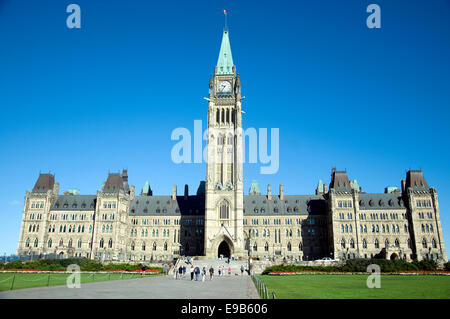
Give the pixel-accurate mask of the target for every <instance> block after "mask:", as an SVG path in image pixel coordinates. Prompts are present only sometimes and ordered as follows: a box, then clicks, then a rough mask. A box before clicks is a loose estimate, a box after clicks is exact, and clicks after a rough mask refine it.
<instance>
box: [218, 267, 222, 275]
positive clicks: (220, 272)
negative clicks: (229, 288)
mask: <svg viewBox="0 0 450 319" xmlns="http://www.w3.org/2000/svg"><path fill="white" fill-rule="evenodd" d="M221 270H222V267H219V277H220V276H222V271H221Z"/></svg>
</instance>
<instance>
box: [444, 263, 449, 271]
mask: <svg viewBox="0 0 450 319" xmlns="http://www.w3.org/2000/svg"><path fill="white" fill-rule="evenodd" d="M444 270H445V271H450V261H447V262H446V263H445V264H444Z"/></svg>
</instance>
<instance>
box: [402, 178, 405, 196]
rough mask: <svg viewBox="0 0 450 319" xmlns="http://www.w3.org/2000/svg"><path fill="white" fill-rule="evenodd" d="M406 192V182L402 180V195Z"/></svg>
mask: <svg viewBox="0 0 450 319" xmlns="http://www.w3.org/2000/svg"><path fill="white" fill-rule="evenodd" d="M405 191H406V181H405V180H404V179H402V193H404V192H405Z"/></svg>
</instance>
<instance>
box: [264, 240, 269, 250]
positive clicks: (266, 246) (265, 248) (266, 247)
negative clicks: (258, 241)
mask: <svg viewBox="0 0 450 319" xmlns="http://www.w3.org/2000/svg"><path fill="white" fill-rule="evenodd" d="M264 251H269V244H268V243H267V242H266V243H265V244H264Z"/></svg>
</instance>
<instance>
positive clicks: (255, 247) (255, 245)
mask: <svg viewBox="0 0 450 319" xmlns="http://www.w3.org/2000/svg"><path fill="white" fill-rule="evenodd" d="M253 251H258V245H257V244H256V243H253Z"/></svg>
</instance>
